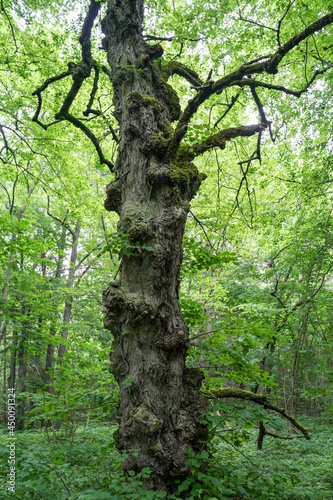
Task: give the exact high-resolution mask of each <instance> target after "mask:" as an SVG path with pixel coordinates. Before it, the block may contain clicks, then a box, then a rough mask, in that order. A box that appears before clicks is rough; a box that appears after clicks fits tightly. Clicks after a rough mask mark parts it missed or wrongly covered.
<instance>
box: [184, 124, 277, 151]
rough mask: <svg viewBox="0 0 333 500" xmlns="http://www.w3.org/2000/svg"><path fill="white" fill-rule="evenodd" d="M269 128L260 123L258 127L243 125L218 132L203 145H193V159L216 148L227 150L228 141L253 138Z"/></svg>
mask: <svg viewBox="0 0 333 500" xmlns="http://www.w3.org/2000/svg"><path fill="white" fill-rule="evenodd" d="M267 127H268V124H267V123H259V124H257V125H242V126H241V127H231V128H227V129H225V130H221V131H220V132H217V133H216V134H213V135H211V136H210V137H208V138H207V139H206V140H205V141H203V142H202V143H201V144H199V143H195V144H193V145H192V146H191V149H192V150H193V155H194V156H193V158H194V157H195V156H198V155H201V154H203V153H205V152H206V151H208V150H210V149H213V148H216V147H218V148H220V149H225V145H226V142H227V141H230V140H231V139H235V138H236V137H251V136H252V135H255V134H257V133H260V132H262V131H263V130H265V129H266V128H267Z"/></svg>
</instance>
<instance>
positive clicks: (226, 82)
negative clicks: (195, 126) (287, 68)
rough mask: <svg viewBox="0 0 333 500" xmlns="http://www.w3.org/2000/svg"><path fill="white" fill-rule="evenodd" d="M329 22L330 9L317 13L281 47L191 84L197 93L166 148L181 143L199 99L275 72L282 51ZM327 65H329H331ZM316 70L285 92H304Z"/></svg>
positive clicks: (189, 103) (292, 46) (283, 52)
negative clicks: (302, 85)
mask: <svg viewBox="0 0 333 500" xmlns="http://www.w3.org/2000/svg"><path fill="white" fill-rule="evenodd" d="M332 22H333V12H331V13H329V14H327V15H326V16H323V17H321V18H320V19H317V20H316V21H315V22H314V23H312V24H310V26H308V27H307V28H305V29H304V30H303V31H301V32H300V33H297V34H296V35H294V36H293V37H291V38H290V39H289V40H288V41H287V42H286V43H285V44H283V45H281V47H279V48H278V50H277V51H276V52H274V53H273V54H272V55H271V56H270V57H268V58H267V59H266V60H261V61H258V62H252V63H245V64H243V65H242V66H240V67H239V68H238V69H237V70H235V71H233V72H232V73H230V74H229V75H226V76H224V77H223V78H221V79H220V80H218V81H217V82H213V81H210V82H207V83H206V84H204V85H201V86H199V87H195V89H196V90H197V91H198V93H197V95H196V96H195V97H194V98H193V99H191V100H190V101H189V102H188V105H187V107H186V109H185V110H184V113H183V115H182V117H181V119H180V120H179V122H178V125H177V128H176V130H175V134H174V137H173V139H172V141H171V142H170V148H169V150H170V151H171V148H173V149H174V150H178V147H179V144H180V143H181V141H182V139H183V137H184V135H185V134H186V132H187V126H188V123H189V121H190V120H191V118H192V116H193V115H194V114H195V113H196V111H197V110H198V108H199V106H200V105H201V104H202V103H203V102H205V101H206V100H207V99H208V98H209V97H210V96H211V95H213V94H216V93H220V92H221V91H222V90H223V89H225V88H227V87H231V86H233V85H240V86H244V85H249V84H253V81H252V82H250V80H251V79H249V78H244V77H245V76H247V75H252V74H262V73H268V74H273V75H274V74H276V73H277V71H278V66H279V64H280V62H281V61H282V59H283V58H284V56H285V55H286V54H288V53H289V52H290V51H291V50H292V49H293V48H295V47H296V46H297V45H299V44H300V43H301V42H302V41H303V40H305V39H306V38H308V37H309V36H311V35H312V34H313V33H315V32H316V31H319V30H321V29H323V28H324V27H325V26H328V25H329V24H331V23H332ZM329 67H331V65H330V66H329ZM329 67H327V68H326V71H327V69H329ZM320 72H324V70H319V71H316V73H315V74H314V76H313V77H312V78H311V80H310V81H309V83H308V84H307V86H306V87H305V88H304V89H302V91H298V92H294V91H289V92H286V93H290V94H292V95H296V97H299V95H300V94H301V93H302V92H305V91H306V90H307V88H308V87H309V85H311V83H312V82H313V80H314V79H315V78H316V76H318V74H321V73H320ZM236 82H237V83H236ZM259 85H260V84H257V85H256V86H259ZM261 86H263V87H266V88H272V89H273V86H271V87H269V84H264V83H263V84H261ZM278 87H279V86H275V90H283V91H284V92H285V90H284V89H282V87H280V88H278ZM298 94H299V95H298Z"/></svg>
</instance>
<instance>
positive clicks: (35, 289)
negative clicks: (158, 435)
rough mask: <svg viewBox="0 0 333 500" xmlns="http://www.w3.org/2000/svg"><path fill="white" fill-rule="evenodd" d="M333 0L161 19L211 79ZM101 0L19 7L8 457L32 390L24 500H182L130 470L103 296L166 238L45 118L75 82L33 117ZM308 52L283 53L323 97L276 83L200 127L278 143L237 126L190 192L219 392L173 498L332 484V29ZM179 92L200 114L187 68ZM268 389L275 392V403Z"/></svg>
mask: <svg viewBox="0 0 333 500" xmlns="http://www.w3.org/2000/svg"><path fill="white" fill-rule="evenodd" d="M332 6H333V4H332V3H330V2H311V3H310V2H305V1H299V0H297V1H291V2H278V3H275V2H271V1H268V0H267V1H265V0H262V1H250V2H243V3H242V2H234V1H232V0H231V1H229V2H216V4H214V5H212V4H211V3H210V2H205V1H200V2H196V1H194V0H193V1H191V2H190V1H189V2H178V1H177V0H174V1H172V2H169V1H167V0H165V1H161V2H154V1H153V0H152V1H147V2H146V3H145V14H146V15H145V25H144V33H145V35H146V40H147V41H150V42H152V43H155V42H156V41H159V42H160V43H161V45H162V46H163V49H164V54H163V56H161V58H160V60H161V65H162V66H163V65H164V64H166V61H169V60H173V61H178V59H179V58H180V56H181V60H182V63H184V64H187V65H188V66H190V67H191V68H192V69H193V70H195V71H197V72H198V73H200V75H202V77H205V78H207V81H209V79H210V76H211V75H213V77H212V78H214V74H220V75H221V74H222V75H223V74H227V73H229V72H230V69H232V68H234V67H237V66H239V65H240V64H242V63H243V62H245V59H246V60H247V61H248V60H251V59H255V58H256V57H257V55H258V54H261V53H263V52H265V53H271V52H274V50H275V47H276V43H277V38H278V39H279V37H281V39H282V40H284V39H285V40H286V39H288V38H289V37H290V36H292V35H293V34H294V33H296V32H300V31H301V30H302V29H304V26H307V25H309V24H311V23H312V22H314V21H315V20H316V19H318V18H319V17H322V16H324V15H325V14H327V13H328V12H330V11H331V10H332ZM87 9H88V2H79V1H75V2H74V1H73V2H61V1H59V2H48V1H42V2H40V1H38V0H36V1H34V0H31V1H24V2H14V4H13V3H7V4H6V2H4V1H2V2H1V20H2V22H1V26H0V46H1V56H0V87H1V103H0V147H1V150H0V160H1V162H0V171H1V173H0V239H1V240H0V279H1V284H2V295H1V299H0V300H1V302H0V306H1V307H0V313H1V317H0V340H1V347H0V351H1V358H0V373H1V378H2V381H1V388H2V399H1V422H2V424H3V428H2V430H1V451H2V452H3V454H4V456H6V453H8V449H7V448H6V444H7V437H8V428H7V423H8V412H7V410H8V407H7V399H8V394H10V392H8V391H10V390H11V389H13V388H15V393H16V426H15V435H16V437H17V444H16V493H15V495H16V496H15V498H22V499H23V498H45V499H46V498H47V499H50V500H51V499H86V500H88V499H131V498H132V499H135V498H138V499H139V498H140V499H141V498H142V499H154V498H163V497H164V496H165V493H164V492H156V491H155V492H153V491H146V490H145V479H146V478H147V477H149V474H150V471H149V470H143V471H141V472H140V473H139V474H135V473H134V472H131V471H130V474H131V475H132V479H131V481H124V476H123V472H122V470H121V461H122V460H124V459H125V458H126V453H123V454H121V453H119V452H117V450H116V448H115V445H114V442H113V437H112V436H113V433H114V431H115V429H116V427H117V418H118V416H117V415H118V404H119V390H118V385H117V383H116V381H115V379H114V377H113V375H112V373H110V371H109V351H110V347H111V343H112V341H111V338H112V336H111V335H110V332H109V331H108V330H106V329H105V328H104V327H103V316H104V308H103V303H102V291H103V290H104V289H105V288H106V287H107V286H108V284H109V282H110V281H115V280H116V279H117V276H118V274H119V264H120V260H121V258H122V257H123V256H124V255H125V256H130V255H132V254H133V253H135V252H141V251H148V252H149V251H150V249H149V248H148V247H147V248H144V247H142V246H138V245H136V244H133V242H131V241H130V240H129V239H128V235H127V234H124V233H121V232H119V231H118V229H117V222H118V216H117V215H116V214H115V213H110V212H107V211H105V208H104V205H103V204H104V200H105V186H106V184H108V183H109V182H111V180H113V179H114V177H115V174H114V173H113V172H110V169H109V168H108V165H107V164H103V163H101V156H100V155H98V154H96V148H94V145H93V144H92V143H91V140H90V138H89V137H87V135H85V134H84V132H83V131H82V129H79V128H77V127H75V126H74V125H75V124H74V125H73V124H72V123H68V122H65V121H61V122H60V123H58V124H56V125H55V126H52V127H48V128H47V129H45V130H44V129H43V128H42V127H41V126H40V123H38V121H39V120H41V121H42V123H46V122H50V121H52V120H53V119H54V115H55V114H56V113H57V112H58V110H59V109H60V107H61V106H62V103H63V100H64V96H65V95H66V93H67V92H68V90H69V88H70V80H65V79H62V80H58V81H56V80H55V81H54V82H53V84H52V85H50V86H49V87H48V88H47V89H45V92H44V93H43V107H42V109H40V116H39V117H37V118H38V119H35V121H33V118H34V117H35V118H36V116H37V115H36V110H37V107H38V95H36V89H37V88H40V87H41V85H42V84H43V82H45V81H47V79H49V78H52V77H55V75H58V74H59V73H61V72H62V71H66V67H67V63H68V62H69V61H72V60H74V61H79V60H80V58H81V52H80V45H79V43H78V39H79V37H80V32H81V27H82V23H83V21H84V18H85V14H86V11H87ZM103 9H104V10H103ZM103 12H104V14H103ZM103 15H105V5H104V4H102V11H101V12H100V13H99V14H98V17H97V19H96V22H95V27H97V28H98V29H94V31H93V34H92V43H93V44H94V47H95V48H96V50H95V53H94V57H95V58H96V60H97V64H98V66H99V67H102V66H103V65H104V64H105V60H106V55H105V51H104V50H103V44H102V33H101V29H100V24H101V21H102V18H103ZM221 27H222V28H221ZM294 52H295V53H296V55H295V54H294V59H290V60H288V59H287V60H286V61H285V62H284V63H283V65H282V70H281V72H282V76H283V79H284V81H283V85H284V86H285V87H286V88H290V89H293V90H294V91H295V92H296V93H297V91H299V90H300V89H303V88H305V87H309V88H307V90H306V91H304V92H302V93H300V95H299V96H295V95H292V94H290V93H289V94H288V93H281V92H277V91H272V90H271V89H269V88H261V89H260V92H259V90H258V94H259V93H260V99H261V100H262V101H264V102H265V105H264V109H263V107H262V105H261V102H259V106H258V99H257V100H256V98H255V95H256V96H257V98H258V94H256V92H254V93H253V89H250V88H249V87H242V86H240V87H239V88H238V89H237V91H235V90H233V91H232V89H228V88H227V89H224V90H223V92H222V94H220V95H215V96H213V97H212V98H211V99H210V100H209V101H208V102H206V103H205V104H204V105H203V106H202V108H200V110H199V111H198V112H197V114H196V116H195V119H193V120H192V121H191V123H190V124H189V127H188V133H187V135H186V138H185V139H184V143H185V145H186V144H187V145H190V144H193V143H198V144H200V143H203V142H204V141H205V140H207V137H210V136H211V135H212V134H216V133H217V132H218V131H219V130H220V129H221V117H222V118H223V128H228V127H229V128H230V127H240V126H248V125H250V124H257V123H264V125H265V126H263V127H262V130H260V131H259V139H258V134H257V135H253V136H252V137H237V138H233V139H231V140H230V141H228V144H227V146H226V147H225V148H224V147H223V148H219V147H214V148H210V149H209V150H207V151H206V152H205V154H204V155H202V157H200V158H199V159H196V165H197V167H198V169H199V170H200V172H203V173H204V174H205V175H206V176H207V177H206V179H205V180H204V181H203V182H202V185H201V187H200V191H199V193H198V194H197V195H196V196H195V198H194V199H193V200H192V202H191V210H190V212H189V216H188V220H187V225H186V231H185V235H184V238H183V248H184V258H183V263H182V268H181V286H180V300H179V303H180V306H181V311H182V314H183V317H184V319H185V320H186V322H187V324H188V326H189V328H190V339H191V349H190V351H189V356H188V361H187V363H188V366H191V367H194V368H201V369H202V370H203V372H204V374H205V382H204V385H203V387H202V391H203V392H204V393H205V392H206V393H210V394H214V391H215V394H216V399H214V398H211V400H210V402H211V403H210V404H211V406H210V408H209V412H208V413H207V415H206V416H205V424H206V425H207V426H208V429H209V447H208V449H207V450H204V451H202V452H201V454H199V455H198V456H197V457H189V458H188V461H189V465H190V466H191V469H192V473H191V475H190V476H189V477H188V478H187V479H186V480H185V481H182V482H179V484H178V485H177V488H176V490H175V492H174V494H173V496H172V495H169V496H168V498H184V495H185V498H202V499H213V498H217V499H241V498H244V499H245V498H253V499H254V498H255V499H263V500H265V499H266V500H268V499H269V500H271V499H274V498H276V499H279V500H283V499H286V500H288V499H290V500H292V499H295V500H300V499H318V500H319V499H323V498H332V496H333V473H332V470H333V453H332V438H331V437H330V436H331V434H330V431H331V430H332V425H333V395H332V378H333V361H332V359H333V353H332V343H333V319H332V312H333V311H332V309H333V293H332V266H333V256H332V238H333V216H332V210H333V196H332V182H333V178H332V175H333V164H332V154H331V153H332V106H331V103H332V92H333V77H332V75H333V71H332V69H331V68H332V67H333V54H332V53H333V37H332V27H331V26H328V27H326V28H325V29H323V30H321V31H320V33H316V34H315V35H312V36H310V37H309V38H307V39H306V40H305V41H303V42H302V43H301V44H300V45H299V46H297V47H296V48H295V49H294ZM244 58H245V59H244ZM139 71H140V70H139ZM314 75H315V77H314ZM249 77H250V76H249ZM313 77H314V78H313ZM99 78H100V80H99V83H98V90H97V91H96V95H95V96H94V97H95V104H94V106H95V107H96V109H97V110H98V113H96V114H93V115H92V116H90V115H89V114H87V115H85V117H84V118H82V123H85V124H87V122H88V124H89V126H90V125H91V126H92V127H93V131H94V136H95V137H96V138H97V142H98V144H100V145H102V147H103V151H104V152H105V151H107V157H108V158H109V159H110V162H112V163H114V162H115V161H116V155H117V142H118V138H117V134H118V130H117V122H116V120H115V117H114V115H113V109H112V105H111V101H112V87H111V85H110V82H109V80H108V77H107V74H106V73H105V72H103V71H101V72H100V75H99ZM170 81H171V80H170ZM92 83H93V76H91V78H90V80H89V81H87V82H85V83H84V84H83V86H82V88H81V90H80V94H79V96H78V98H77V101H76V103H75V109H76V110H78V111H80V112H81V114H82V110H84V109H85V108H86V106H87V103H88V102H89V98H90V96H91V86H92ZM172 86H173V87H174V88H175V89H176V90H177V93H178V95H179V98H180V105H181V108H182V109H184V107H185V105H186V102H187V101H188V99H189V96H193V95H195V94H196V89H195V88H193V84H192V85H191V83H190V82H189V81H187V80H186V79H184V78H182V76H181V75H179V74H174V75H173V77H172ZM251 92H252V94H251ZM251 95H252V97H251ZM83 115H84V113H83ZM207 117H208V119H207ZM115 139H116V140H115ZM222 149H223V151H222ZM184 182H185V181H184ZM131 383H132V380H131V379H130V378H129V379H126V381H125V384H127V385H128V386H130V385H131ZM221 388H224V389H221ZM221 390H222V391H223V390H224V391H225V392H224V393H223V394H222V393H221ZM237 391H238V392H237ZM242 391H243V392H242ZM244 391H250V392H251V394H252V396H249V395H247V396H246V393H245V392H244ZM259 393H260V394H263V395H264V396H263V397H264V398H267V399H265V400H262V401H261V402H260V401H257V403H258V402H259V404H257V403H256V402H255V397H254V395H255V394H259ZM248 394H249V393H248ZM218 396H219V397H218ZM221 396H222V397H221ZM231 396H233V397H231ZM230 397H231V399H230ZM263 401H264V402H263ZM267 401H269V403H267ZM276 409H280V410H281V411H280V412H279V411H276ZM286 415H287V417H288V418H286ZM295 419H296V420H295ZM306 429H309V430H308V431H307V430H306ZM277 435H279V436H280V437H281V439H279V438H278V437H276V436H277ZM309 436H310V437H311V440H308V439H303V438H304V437H309ZM264 438H265V439H264ZM298 438H302V439H298ZM257 448H259V450H257ZM133 454H135V450H134V451H133ZM203 461H204V462H206V465H207V466H208V467H207V468H206V469H205V470H203V469H202V462H203ZM0 468H1V473H2V481H3V482H2V485H1V488H2V490H1V491H0V495H1V494H2V495H3V496H2V497H1V498H8V496H6V495H8V491H7V478H6V474H7V473H8V470H7V469H8V464H7V462H6V461H5V462H4V463H3V464H1V466H0ZM184 492H185V493H184ZM13 496H14V495H13Z"/></svg>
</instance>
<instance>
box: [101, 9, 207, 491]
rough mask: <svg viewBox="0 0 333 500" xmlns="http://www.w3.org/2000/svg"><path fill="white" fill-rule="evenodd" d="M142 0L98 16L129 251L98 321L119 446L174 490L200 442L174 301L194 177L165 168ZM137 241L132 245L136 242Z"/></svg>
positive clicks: (159, 86)
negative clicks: (106, 347)
mask: <svg viewBox="0 0 333 500" xmlns="http://www.w3.org/2000/svg"><path fill="white" fill-rule="evenodd" d="M142 20H143V2H142V1H141V0H132V1H131V0H121V1H119V0H118V1H117V2H116V1H110V2H109V4H108V11H107V15H106V18H105V19H104V22H103V29H104V33H105V35H106V36H105V40H104V47H105V48H106V49H107V52H108V62H109V65H110V68H111V71H110V78H111V81H112V84H113V92H114V98H113V101H114V102H113V103H114V107H115V116H116V117H117V120H118V122H119V127H120V142H119V149H118V157H117V161H116V164H115V168H116V179H115V181H113V182H111V184H110V185H109V186H108V187H107V200H106V202H105V207H106V208H107V209H108V210H112V211H115V212H117V213H118V214H119V224H118V229H119V231H120V232H121V233H125V234H127V235H129V236H128V239H129V243H130V245H132V246H133V247H135V248H133V250H132V252H131V254H130V255H125V254H124V255H123V256H122V262H121V266H120V272H119V281H118V282H116V283H112V284H110V286H109V287H108V289H107V290H106V291H105V293H104V304H105V307H106V316H105V326H106V328H108V329H109V330H110V331H111V333H112V335H113V337H114V342H113V348H112V351H111V356H110V361H111V370H112V373H113V374H114V376H115V378H116V380H117V382H118V383H119V386H120V411H121V420H120V426H119V430H118V432H117V434H116V444H117V447H118V449H120V450H127V451H128V450H138V452H139V453H138V455H137V456H135V455H136V454H134V455H133V454H129V456H128V458H127V460H126V461H125V462H124V468H125V469H127V470H135V471H139V470H141V469H142V468H144V467H149V468H150V469H151V471H152V475H151V480H150V481H148V483H147V486H148V487H152V488H154V489H156V490H165V491H171V490H172V486H171V483H172V482H173V479H175V478H180V479H182V478H184V477H186V476H187V475H188V473H189V469H188V467H187V465H186V463H185V462H186V459H187V456H188V453H197V452H198V450H200V449H201V448H202V447H204V446H205V444H204V443H205V440H206V436H207V431H206V428H205V427H204V426H203V425H202V424H200V422H199V421H200V419H201V416H202V414H203V412H204V411H205V408H206V403H205V399H204V398H203V397H202V396H201V395H200V385H201V382H202V377H201V376H199V377H198V376H197V374H195V375H196V376H192V375H193V374H192V373H191V370H189V369H188V368H186V365H185V358H186V354H187V350H188V347H189V332H188V327H187V325H186V323H185V322H184V320H183V318H182V316H181V313H180V309H179V306H178V292H179V272H180V265H181V261H182V237H183V233H184V228H185V223H186V218H187V213H188V211H189V209H190V203H189V202H190V200H191V198H192V197H193V196H194V195H195V194H196V192H197V190H198V188H199V186H200V182H201V177H200V174H199V173H198V172H197V170H196V169H192V175H191V176H188V181H187V182H186V183H184V182H181V183H178V184H177V182H176V180H175V179H173V178H172V177H171V175H170V173H171V167H172V165H174V162H175V159H176V156H177V151H172V152H171V153H170V151H169V150H168V148H167V147H166V145H167V144H168V141H169V139H170V137H171V134H172V129H171V127H170V122H171V121H172V120H173V119H174V105H173V106H172V105H171V104H170V99H169V95H168V92H167V90H166V87H165V83H164V82H163V79H162V78H161V77H160V66H159V62H158V61H155V60H154V59H153V58H154V57H155V55H156V50H153V49H152V47H151V46H149V45H147V44H146V43H145V42H144V40H143V38H142V33H141V26H142ZM140 246H141V247H142V248H138V247H140Z"/></svg>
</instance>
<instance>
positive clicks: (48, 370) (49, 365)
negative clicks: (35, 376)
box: [44, 226, 67, 386]
mask: <svg viewBox="0 0 333 500" xmlns="http://www.w3.org/2000/svg"><path fill="white" fill-rule="evenodd" d="M66 233H67V229H66V227H65V226H62V229H61V237H60V241H59V255H58V261H57V268H56V273H55V285H56V286H57V285H58V282H59V280H60V278H61V275H62V267H63V263H64V250H65V245H66ZM53 309H54V314H56V313H57V310H58V301H57V300H56V299H55V300H54V301H53ZM55 333H56V321H55V320H52V322H51V326H50V337H51V338H52V337H54V335H55ZM54 351H55V345H54V344H52V343H51V342H49V344H48V345H47V349H46V359H45V370H44V378H45V381H46V383H47V385H48V386H49V385H50V383H51V382H52V369H53V362H54Z"/></svg>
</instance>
